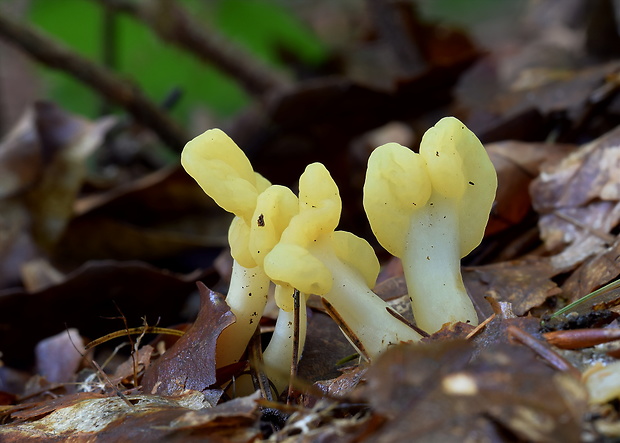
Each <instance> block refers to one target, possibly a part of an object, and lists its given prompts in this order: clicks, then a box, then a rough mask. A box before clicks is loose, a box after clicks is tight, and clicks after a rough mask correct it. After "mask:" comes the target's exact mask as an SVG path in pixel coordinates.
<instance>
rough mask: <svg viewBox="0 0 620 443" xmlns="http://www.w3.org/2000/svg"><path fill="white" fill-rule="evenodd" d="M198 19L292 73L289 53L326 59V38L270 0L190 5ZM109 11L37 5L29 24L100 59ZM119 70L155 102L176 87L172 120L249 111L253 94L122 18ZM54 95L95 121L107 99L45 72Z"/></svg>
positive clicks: (36, 1)
mask: <svg viewBox="0 0 620 443" xmlns="http://www.w3.org/2000/svg"><path fill="white" fill-rule="evenodd" d="M181 3H182V5H183V6H184V7H186V8H187V9H189V10H190V11H191V13H192V16H193V17H194V19H197V20H198V21H201V22H203V23H205V26H206V27H211V28H214V29H215V30H217V32H219V33H221V34H223V35H225V36H227V37H229V38H230V39H231V40H234V41H236V42H237V43H239V44H240V45H243V46H244V47H245V48H246V49H248V50H249V51H251V52H252V53H253V54H254V55H256V56H257V57H259V58H261V59H263V60H265V61H266V62H267V63H269V64H271V65H272V66H276V67H278V68H279V69H286V67H285V66H283V65H282V61H281V60H280V57H279V50H280V49H281V48H285V49H286V50H287V51H288V52H290V53H293V54H295V55H296V57H297V58H298V59H299V60H300V61H301V62H302V63H304V64H307V65H316V64H319V63H320V62H321V61H322V60H323V59H324V58H325V57H326V53H327V51H326V49H325V48H324V46H323V45H322V44H321V42H320V41H318V39H317V38H316V37H315V36H314V35H313V34H312V33H311V32H310V31H309V30H308V29H307V28H306V27H305V26H304V25H303V23H301V21H300V20H299V19H298V18H296V17H295V16H294V15H293V14H291V13H290V11H287V10H286V9H284V8H282V7H281V6H279V5H277V4H276V3H275V2H272V1H270V0H218V1H210V2H203V1H201V0H184V1H182V2H181ZM103 15H104V13H103V8H102V7H101V6H100V5H99V4H98V3H96V2H94V1H92V0H54V1H50V0H33V1H32V3H31V11H30V20H31V22H32V23H33V24H35V25H36V26H38V27H40V28H42V29H43V30H44V31H46V32H47V33H49V34H51V35H53V36H54V37H55V38H57V39H59V40H61V41H63V42H65V43H66V44H67V45H69V46H70V47H72V48H73V49H74V50H76V51H77V52H79V53H80V54H82V55H85V56H87V57H89V58H90V59H92V60H95V61H101V58H102V52H103V50H102V47H103V41H102V40H103V35H104V33H103V22H104V20H103ZM116 29H117V31H116V32H117V33H116V45H115V48H114V51H115V53H116V59H117V60H118V66H117V70H118V72H120V73H121V74H122V75H125V76H126V77H127V78H128V79H131V80H132V81H134V82H136V83H137V84H139V85H140V87H141V88H142V89H143V90H144V91H145V92H146V93H147V95H148V96H149V97H150V98H151V99H152V100H153V101H155V102H161V101H163V100H164V99H165V97H166V96H167V95H168V94H169V93H170V91H172V90H173V89H174V88H177V87H178V88H180V89H181V91H182V92H183V98H182V100H181V101H180V103H178V104H177V106H175V108H174V110H173V115H174V116H175V117H176V118H177V119H179V120H180V121H186V119H187V117H188V115H189V112H190V110H192V109H195V108H196V107H198V106H201V107H204V108H208V109H209V111H210V112H213V113H214V114H215V115H217V116H220V117H225V116H228V115H231V114H233V113H235V112H236V111H238V110H239V109H240V108H241V107H243V106H244V105H245V104H246V103H247V101H248V97H247V95H246V94H245V93H244V91H242V90H241V89H240V88H239V87H238V86H237V85H236V84H235V82H234V81H232V80H231V79H229V78H227V77H226V76H225V75H223V74H220V73H219V72H218V71H217V70H215V69H214V68H213V67H210V66H207V65H205V64H203V63H201V62H200V61H198V60H197V59H196V58H194V57H193V56H191V55H189V54H187V53H185V52H183V51H181V50H179V49H177V48H175V47H173V46H171V45H169V44H167V43H165V42H163V41H161V40H159V39H158V37H157V36H156V35H154V34H153V33H152V32H151V31H150V30H149V29H147V28H146V27H145V26H144V25H143V24H142V23H139V22H137V21H135V20H133V19H131V18H129V17H126V16H124V15H123V14H120V15H118V16H117V22H116ZM43 71H44V73H43V79H44V83H45V86H46V87H47V88H48V91H49V97H50V98H51V99H52V100H54V101H56V102H57V103H59V104H60V105H62V106H63V107H65V108H67V109H69V110H71V111H73V112H76V113H79V114H82V115H85V116H90V117H93V116H95V115H96V114H97V112H98V110H99V108H100V103H101V100H100V98H99V97H98V96H97V95H96V94H95V93H93V92H92V91H91V90H90V89H89V88H87V87H85V86H83V85H82V84H81V83H79V82H77V81H76V80H74V79H73V78H71V77H69V76H66V75H64V74H62V73H58V72H55V71H52V70H48V69H43Z"/></svg>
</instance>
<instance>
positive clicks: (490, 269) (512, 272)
mask: <svg viewBox="0 0 620 443" xmlns="http://www.w3.org/2000/svg"><path fill="white" fill-rule="evenodd" d="M557 273H558V272H557V271H556V270H555V269H554V268H553V266H551V264H550V262H549V260H547V259H544V258H531V259H527V258H526V259H522V260H516V261H512V262H502V263H497V264H491V265H486V266H476V267H467V268H464V269H463V280H464V281H465V285H466V287H467V289H468V291H469V293H470V294H471V296H472V298H473V300H474V303H475V306H476V308H477V309H478V310H479V311H480V312H482V313H483V314H484V317H485V318H486V317H488V316H489V315H491V314H492V310H491V307H490V305H489V304H488V302H486V300H484V298H483V297H484V296H491V297H493V298H495V299H497V300H499V301H507V302H510V303H511V304H512V306H513V310H514V312H515V314H517V315H524V314H525V313H527V312H528V311H529V310H530V309H532V308H535V307H538V306H540V305H542V304H543V303H544V302H545V301H546V300H547V299H548V298H549V297H551V296H554V295H558V294H559V293H560V289H559V288H558V286H557V284H556V283H554V282H553V281H552V280H551V277H553V276H554V275H556V274H557Z"/></svg>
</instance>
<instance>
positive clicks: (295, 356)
mask: <svg viewBox="0 0 620 443" xmlns="http://www.w3.org/2000/svg"><path fill="white" fill-rule="evenodd" d="M299 297H300V295H299V291H298V290H297V289H295V291H294V292H293V358H292V359H291V378H290V379H289V382H288V392H287V394H286V404H287V405H290V404H291V403H292V401H293V383H294V381H295V380H296V379H297V368H298V367H299V361H298V360H299Z"/></svg>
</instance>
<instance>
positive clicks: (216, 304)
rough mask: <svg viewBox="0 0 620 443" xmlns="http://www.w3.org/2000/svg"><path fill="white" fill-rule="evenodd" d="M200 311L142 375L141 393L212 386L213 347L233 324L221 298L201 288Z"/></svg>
mask: <svg viewBox="0 0 620 443" xmlns="http://www.w3.org/2000/svg"><path fill="white" fill-rule="evenodd" d="M198 289H199V290H200V311H199V312H198V318H197V319H196V321H195V322H194V324H193V325H192V326H191V327H190V329H189V330H188V331H187V332H186V333H185V335H184V336H183V337H181V338H180V339H179V340H178V341H177V342H176V343H175V344H174V345H172V347H171V348H170V349H169V350H168V351H166V353H165V354H164V355H163V356H162V357H160V358H159V359H158V360H157V361H156V362H155V363H154V364H153V365H151V366H150V367H149V368H148V369H147V370H146V372H145V374H144V378H143V380H142V387H143V389H144V391H145V392H148V393H150V394H159V395H175V394H179V393H180V392H183V391H184V390H186V389H192V390H194V391H199V392H203V391H206V390H207V389H208V388H209V387H211V386H212V385H214V384H215V382H216V376H215V344H216V342H217V338H218V337H219V335H220V333H221V332H222V330H223V329H224V328H225V327H226V326H229V325H230V324H232V323H233V322H234V314H233V313H232V312H231V311H230V308H229V307H228V305H227V304H226V302H224V298H223V297H222V296H221V295H220V294H217V293H215V292H213V291H211V290H209V289H208V288H207V287H206V286H205V285H204V284H202V283H200V282H199V283H198Z"/></svg>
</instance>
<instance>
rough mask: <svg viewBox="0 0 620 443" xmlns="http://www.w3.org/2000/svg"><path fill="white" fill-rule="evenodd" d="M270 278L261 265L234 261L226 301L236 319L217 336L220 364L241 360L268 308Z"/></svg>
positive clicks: (217, 361) (218, 364) (218, 361)
mask: <svg viewBox="0 0 620 443" xmlns="http://www.w3.org/2000/svg"><path fill="white" fill-rule="evenodd" d="M269 284H270V280H269V277H267V275H266V274H265V272H264V271H263V269H262V268H261V267H259V266H257V267H254V268H245V267H243V266H241V265H240V264H239V263H237V261H234V262H233V268H232V275H231V278H230V290H229V291H228V294H227V295H226V303H227V304H228V306H229V307H230V310H231V311H232V313H233V314H235V318H236V322H235V323H233V324H232V325H230V326H229V327H227V328H225V329H224V330H223V331H222V333H221V334H220V336H219V338H218V340H217V347H216V352H215V363H216V366H217V367H218V368H221V367H223V366H228V365H230V364H232V363H236V362H237V361H239V359H240V358H241V356H242V355H243V352H244V351H245V348H246V346H247V344H248V342H249V341H250V339H251V338H252V335H253V334H254V331H255V330H256V327H257V326H258V323H259V321H260V318H261V316H262V314H263V311H264V310H265V305H266V303H267V294H268V291H269Z"/></svg>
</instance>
